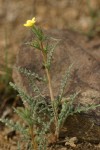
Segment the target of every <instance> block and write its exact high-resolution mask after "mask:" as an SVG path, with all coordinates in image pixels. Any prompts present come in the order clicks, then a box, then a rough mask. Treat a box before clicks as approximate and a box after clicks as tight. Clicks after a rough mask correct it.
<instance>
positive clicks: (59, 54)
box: [13, 30, 100, 142]
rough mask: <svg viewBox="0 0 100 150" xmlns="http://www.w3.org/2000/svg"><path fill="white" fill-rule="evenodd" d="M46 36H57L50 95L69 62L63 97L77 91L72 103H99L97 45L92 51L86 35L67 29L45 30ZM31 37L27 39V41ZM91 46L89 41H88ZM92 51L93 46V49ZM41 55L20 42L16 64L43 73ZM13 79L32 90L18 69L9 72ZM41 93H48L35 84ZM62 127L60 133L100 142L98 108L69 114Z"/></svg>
mask: <svg viewBox="0 0 100 150" xmlns="http://www.w3.org/2000/svg"><path fill="white" fill-rule="evenodd" d="M46 33H48V34H49V35H50V36H52V37H54V38H57V39H61V41H60V43H59V45H58V46H57V48H56V50H55V52H54V56H53V62H52V67H51V76H52V86H53V91H54V95H55V96H57V93H58V92H59V86H60V80H61V78H62V75H63V74H64V72H65V70H66V68H68V67H69V66H70V65H71V64H72V63H73V69H72V77H71V82H70V84H69V85H68V87H66V90H65V97H68V96H69V94H71V93H75V92H77V91H80V94H79V97H78V99H77V100H76V106H77V105H78V104H79V103H80V104H81V105H82V106H85V105H87V104H99V103H100V59H99V58H100V53H99V52H100V45H99V48H98V49H97V51H98V52H97V53H98V58H97V59H96V56H97V53H96V55H95V53H94V52H93V46H92V48H91V46H89V43H90V44H91V43H92V42H89V41H88V40H87V38H86V37H84V36H82V35H80V34H78V33H75V32H72V31H67V30H64V31H63V30H62V31H61V30H59V31H58V30H53V31H49V32H46ZM31 39H32V36H31V37H29V38H28V40H27V41H29V40H31ZM91 45H92V44H91ZM95 51H96V49H95ZM41 59H42V58H41V55H40V53H39V51H36V50H34V49H33V48H30V47H27V46H26V45H25V44H23V45H22V47H21V49H20V50H19V54H18V56H17V61H16V66H20V67H23V68H27V69H30V70H31V71H33V72H36V73H38V74H39V75H43V73H44V70H43V66H42V64H41ZM13 79H14V81H15V83H16V84H17V85H18V86H21V87H22V88H24V90H26V92H28V94H30V95H32V93H33V92H32V90H31V88H30V86H29V84H28V80H27V78H26V77H25V76H24V75H23V74H20V73H19V72H18V71H15V70H14V72H13ZM39 86H40V88H41V89H42V92H43V93H44V94H45V95H46V96H49V91H48V90H47V87H46V86H44V85H42V84H41V82H40V83H39ZM65 127H66V128H68V130H66V132H64V133H63V132H62V133H63V135H64V134H65V135H66V136H67V135H68V136H71V137H77V138H79V139H80V140H82V139H83V140H85V141H93V139H94V142H99V141H100V107H99V108H97V109H96V110H92V111H89V112H88V113H84V114H78V115H75V116H71V117H69V118H68V119H67V122H66V123H65Z"/></svg>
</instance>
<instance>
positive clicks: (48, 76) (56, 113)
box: [40, 42, 59, 139]
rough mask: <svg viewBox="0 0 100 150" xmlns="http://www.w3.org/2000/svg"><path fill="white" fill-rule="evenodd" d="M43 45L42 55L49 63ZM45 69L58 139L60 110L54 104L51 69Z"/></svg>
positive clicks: (45, 61)
mask: <svg viewBox="0 0 100 150" xmlns="http://www.w3.org/2000/svg"><path fill="white" fill-rule="evenodd" d="M40 45H41V51H42V56H43V61H44V64H46V63H47V54H46V53H45V52H44V47H43V43H42V42H41V43H40ZM45 71H46V75H47V79H48V87H49V92H50V98H51V102H52V107H53V111H54V118H55V127H56V130H55V136H56V139H58V137H59V129H58V111H57V108H56V106H55V104H54V95H53V90H52V84H51V76H50V71H49V69H48V68H47V67H46V66H45Z"/></svg>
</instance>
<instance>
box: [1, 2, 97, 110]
mask: <svg viewBox="0 0 100 150" xmlns="http://www.w3.org/2000/svg"><path fill="white" fill-rule="evenodd" d="M32 17H36V20H37V24H39V25H40V26H41V27H42V28H43V29H47V30H50V29H70V30H74V31H77V32H81V33H82V34H86V35H87V36H88V37H94V36H96V35H97V34H98V35H99V34H100V0H0V95H1V97H2V95H5V93H6V92H7V91H9V90H8V87H7V85H8V83H9V81H11V80H12V75H11V72H12V66H13V64H14V63H15V60H16V59H15V58H16V55H17V53H18V51H19V47H20V45H21V44H22V43H23V42H24V39H25V38H27V36H28V35H29V33H30V32H29V29H27V28H25V27H24V26H23V24H24V23H25V22H26V20H27V19H32ZM6 87H7V89H6ZM5 89H6V90H5ZM2 99H5V98H4V96H3V98H2ZM5 101H7V100H5ZM4 104H5V103H4ZM4 104H3V105H4ZM2 108H3V106H2Z"/></svg>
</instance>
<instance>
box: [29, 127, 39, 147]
mask: <svg viewBox="0 0 100 150" xmlns="http://www.w3.org/2000/svg"><path fill="white" fill-rule="evenodd" d="M30 135H31V139H32V147H33V150H37V149H38V145H37V143H36V141H35V135H34V131H33V126H30Z"/></svg>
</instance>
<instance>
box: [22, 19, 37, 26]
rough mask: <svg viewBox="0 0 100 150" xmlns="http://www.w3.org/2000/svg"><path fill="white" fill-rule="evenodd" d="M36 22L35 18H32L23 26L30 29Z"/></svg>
mask: <svg viewBox="0 0 100 150" xmlns="http://www.w3.org/2000/svg"><path fill="white" fill-rule="evenodd" d="M35 22H36V20H35V17H34V18H32V20H27V21H26V23H25V24H24V26H25V27H32V26H34V24H35Z"/></svg>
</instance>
